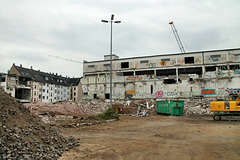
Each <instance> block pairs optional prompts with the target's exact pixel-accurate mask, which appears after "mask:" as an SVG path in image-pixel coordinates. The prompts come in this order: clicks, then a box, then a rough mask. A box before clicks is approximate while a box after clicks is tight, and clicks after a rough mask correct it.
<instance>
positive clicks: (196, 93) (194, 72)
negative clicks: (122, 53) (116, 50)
mask: <svg viewBox="0 0 240 160" xmlns="http://www.w3.org/2000/svg"><path fill="white" fill-rule="evenodd" d="M109 57H110V55H106V56H104V60H99V61H84V64H83V78H82V79H81V83H82V88H83V94H84V95H83V99H96V98H100V99H109V97H110V75H109V71H110V58H109ZM112 59H113V60H112V71H113V72H112V73H113V74H112V77H113V78H112V82H113V91H112V97H113V99H146V98H151V99H166V98H168V99H169V98H173V99H176V98H194V97H223V96H225V95H226V94H227V91H226V90H227V89H228V90H229V89H230V90H231V89H234V88H240V85H239V82H240V48H236V49H224V50H210V51H199V52H189V53H179V54H162V55H154V56H143V57H133V58H122V59H120V58H119V57H118V56H116V55H113V57H112Z"/></svg>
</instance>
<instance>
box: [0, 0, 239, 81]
mask: <svg viewBox="0 0 240 160" xmlns="http://www.w3.org/2000/svg"><path fill="white" fill-rule="evenodd" d="M111 14H114V15H115V17H114V18H115V20H121V21H122V23H121V24H113V53H114V54H117V55H118V56H119V57H120V58H127V57H137V56H148V55H149V56H150V55H161V54H169V53H180V50H179V47H178V45H177V42H176V40H175V38H174V35H173V32H172V30H171V26H170V25H169V22H170V21H173V22H174V25H175V27H176V28H177V31H178V34H179V36H180V38H181V40H182V43H183V45H184V48H185V50H186V52H192V51H206V50H215V49H231V48H240V1H239V0H0V57H1V58H0V59H1V61H0V72H4V73H6V72H7V70H9V69H10V68H11V66H12V64H13V63H15V64H16V65H18V66H19V65H20V64H22V65H23V67H27V68H30V66H33V69H36V70H41V71H44V72H54V73H58V74H61V75H63V76H66V75H67V76H70V77H73V76H74V77H80V76H82V72H83V69H82V68H83V67H82V64H81V63H74V62H69V61H65V60H62V59H59V58H54V57H50V56H49V55H53V56H58V57H62V58H66V59H72V60H75V61H79V62H83V60H87V61H95V60H103V57H104V55H106V54H109V52H110V47H109V46H110V24H105V23H101V20H102V19H106V20H110V18H111Z"/></svg>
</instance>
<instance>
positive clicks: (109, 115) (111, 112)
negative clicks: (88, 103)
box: [97, 108, 120, 120]
mask: <svg viewBox="0 0 240 160" xmlns="http://www.w3.org/2000/svg"><path fill="white" fill-rule="evenodd" d="M97 117H98V118H101V119H104V120H109V119H117V120H119V117H120V115H119V114H118V113H117V111H116V109H115V108H114V109H112V108H108V110H107V111H106V112H104V113H103V114H99V115H97Z"/></svg>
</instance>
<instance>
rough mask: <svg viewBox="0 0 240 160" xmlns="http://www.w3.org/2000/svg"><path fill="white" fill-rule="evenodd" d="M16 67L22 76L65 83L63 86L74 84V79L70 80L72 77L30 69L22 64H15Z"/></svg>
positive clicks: (51, 82) (45, 81) (54, 82)
mask: <svg viewBox="0 0 240 160" xmlns="http://www.w3.org/2000/svg"><path fill="white" fill-rule="evenodd" d="M15 68H16V69H17V71H18V72H19V73H20V74H21V76H22V77H26V78H30V79H32V80H34V81H36V82H42V83H49V84H57V85H63V86H70V85H71V84H72V81H71V80H70V79H71V78H68V77H62V76H61V75H57V74H54V73H52V74H51V73H45V72H41V71H40V70H33V69H28V68H24V67H22V66H20V67H19V66H15ZM75 79H76V78H75ZM79 79H80V78H79ZM79 82H80V80H79Z"/></svg>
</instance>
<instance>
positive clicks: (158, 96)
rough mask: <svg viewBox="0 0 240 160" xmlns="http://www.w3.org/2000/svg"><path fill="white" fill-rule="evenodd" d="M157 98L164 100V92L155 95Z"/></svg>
mask: <svg viewBox="0 0 240 160" xmlns="http://www.w3.org/2000/svg"><path fill="white" fill-rule="evenodd" d="M155 97H156V98H162V97H163V91H157V92H156V94H155Z"/></svg>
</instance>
